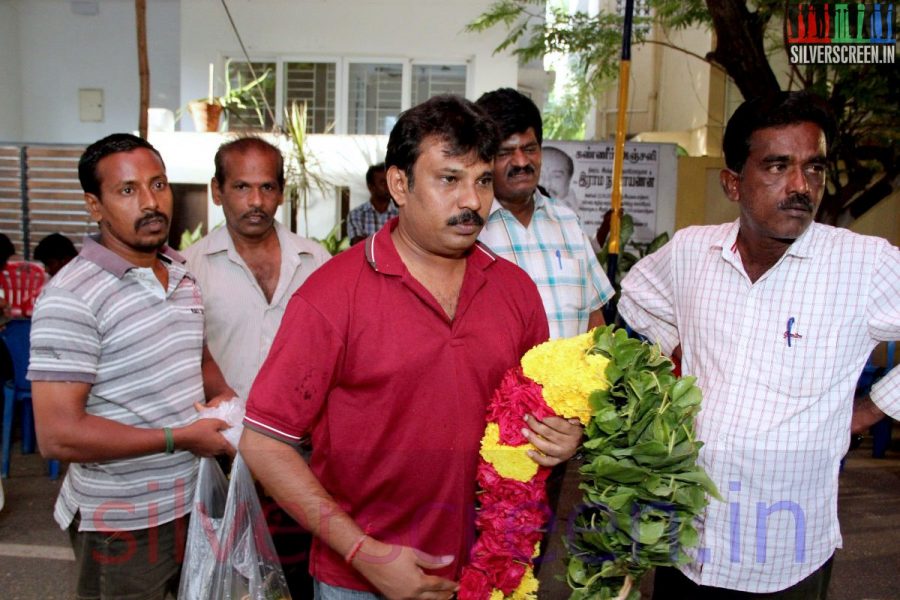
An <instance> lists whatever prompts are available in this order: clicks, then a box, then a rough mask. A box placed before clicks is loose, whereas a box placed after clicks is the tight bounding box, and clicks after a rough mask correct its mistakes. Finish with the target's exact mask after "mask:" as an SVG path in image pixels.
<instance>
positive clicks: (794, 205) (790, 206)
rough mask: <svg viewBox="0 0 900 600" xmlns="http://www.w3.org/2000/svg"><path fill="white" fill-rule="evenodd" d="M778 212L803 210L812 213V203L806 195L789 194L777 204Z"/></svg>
mask: <svg viewBox="0 0 900 600" xmlns="http://www.w3.org/2000/svg"><path fill="white" fill-rule="evenodd" d="M778 209H779V210H797V209H799V210H805V211H808V212H812V209H813V202H812V199H810V197H809V195H808V194H791V195H790V196H788V197H787V198H786V199H785V200H782V201H781V202H779V203H778Z"/></svg>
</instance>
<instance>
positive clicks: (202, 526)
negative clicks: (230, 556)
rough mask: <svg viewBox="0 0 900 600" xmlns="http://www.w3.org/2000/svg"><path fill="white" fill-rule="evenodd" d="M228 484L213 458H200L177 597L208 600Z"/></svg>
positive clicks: (185, 599) (183, 599) (218, 548)
mask: <svg viewBox="0 0 900 600" xmlns="http://www.w3.org/2000/svg"><path fill="white" fill-rule="evenodd" d="M227 494H228V480H227V479H226V478H225V474H224V473H222V468H221V467H219V463H217V462H216V459H214V458H201V459H200V469H199V472H198V473H197V487H196V488H195V490H194V503H193V508H192V509H191V521H190V525H189V526H188V534H187V544H186V545H185V549H184V563H183V564H182V566H181V581H180V582H179V585H178V597H179V598H180V599H181V600H207V599H208V598H211V596H210V595H209V587H210V583H211V581H212V572H213V568H214V567H215V565H216V555H217V554H218V553H220V549H221V546H220V542H219V540H221V539H222V535H221V533H220V532H221V529H222V518H223V517H224V516H225V504H226V496H227Z"/></svg>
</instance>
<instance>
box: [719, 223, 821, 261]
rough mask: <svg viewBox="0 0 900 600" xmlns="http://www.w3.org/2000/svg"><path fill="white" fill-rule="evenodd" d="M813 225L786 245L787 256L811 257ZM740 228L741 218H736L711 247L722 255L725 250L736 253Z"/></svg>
mask: <svg viewBox="0 0 900 600" xmlns="http://www.w3.org/2000/svg"><path fill="white" fill-rule="evenodd" d="M815 225H816V224H815V223H810V225H809V227H807V228H806V231H804V232H803V233H802V234H800V237H798V238H797V239H796V240H794V243H792V244H791V245H790V246H788V249H787V251H786V252H785V254H786V255H787V256H794V257H797V258H811V257H812V255H813V252H812V250H813V249H812V244H813V235H814V234H813V229H814V228H815ZM740 229H741V220H740V219H737V220H735V221H734V222H733V223H732V224H731V226H729V227H728V228H727V229H725V230H724V231H723V233H722V237H721V238H719V239H718V240H715V241H713V242H712V244H711V245H710V246H711V248H713V249H721V250H722V254H723V255H724V254H725V253H726V251H727V252H729V253H732V254H734V253H737V236H738V232H739V231H740Z"/></svg>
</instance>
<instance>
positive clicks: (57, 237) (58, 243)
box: [34, 233, 78, 264]
mask: <svg viewBox="0 0 900 600" xmlns="http://www.w3.org/2000/svg"><path fill="white" fill-rule="evenodd" d="M76 256H78V251H77V250H76V249H75V244H73V243H72V240H70V239H69V238H67V237H66V236H64V235H63V234H61V233H51V234H50V235H48V236H46V237H45V238H44V239H42V240H41V241H40V242H38V245H37V246H35V248H34V258H35V259H37V260H39V261H41V262H42V263H44V264H47V263H48V262H49V261H51V260H53V259H57V260H65V259H68V258H75V257H76Z"/></svg>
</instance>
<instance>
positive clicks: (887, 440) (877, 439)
mask: <svg viewBox="0 0 900 600" xmlns="http://www.w3.org/2000/svg"><path fill="white" fill-rule="evenodd" d="M896 346H897V343H896V342H888V343H887V359H886V360H885V362H884V372H883V373H882V375H881V376H882V377H884V376H885V375H887V374H888V371H890V370H891V369H892V368H893V366H894V353H895V351H896ZM866 366H867V367H868V365H866ZM869 387H871V385H870V386H869ZM893 426H894V420H893V419H892V418H891V417H885V418H883V419H882V420H880V421H879V422H877V423H875V424H874V425H872V427H871V428H869V432H870V433H871V434H872V456H874V457H875V458H884V457H885V455H886V454H887V450H888V448H890V447H891V429H892V428H893Z"/></svg>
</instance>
